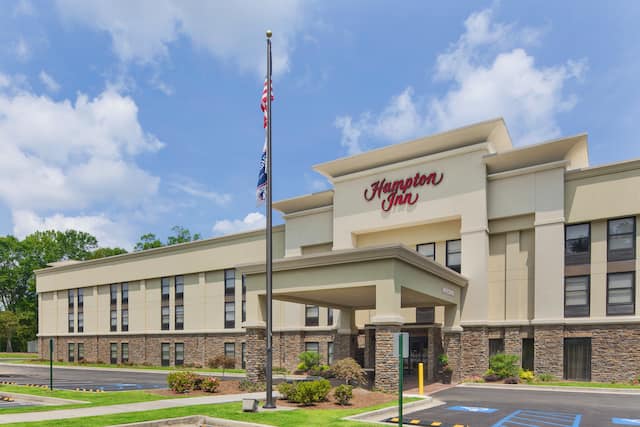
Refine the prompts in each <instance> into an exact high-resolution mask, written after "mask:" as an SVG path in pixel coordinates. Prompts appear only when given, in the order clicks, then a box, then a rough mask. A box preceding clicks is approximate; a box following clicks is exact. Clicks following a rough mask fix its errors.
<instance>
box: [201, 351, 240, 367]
mask: <svg viewBox="0 0 640 427" xmlns="http://www.w3.org/2000/svg"><path fill="white" fill-rule="evenodd" d="M207 366H208V367H209V368H212V369H233V368H235V366H236V361H235V359H233V358H231V357H227V356H225V355H224V354H219V355H217V356H216V357H213V358H211V359H209V362H208V363H207Z"/></svg>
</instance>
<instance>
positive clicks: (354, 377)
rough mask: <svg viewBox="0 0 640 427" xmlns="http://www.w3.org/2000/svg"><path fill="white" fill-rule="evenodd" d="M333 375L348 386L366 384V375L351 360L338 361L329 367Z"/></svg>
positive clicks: (349, 358)
mask: <svg viewBox="0 0 640 427" xmlns="http://www.w3.org/2000/svg"><path fill="white" fill-rule="evenodd" d="M331 372H332V373H333V375H334V376H335V377H336V378H338V379H340V380H342V381H344V382H345V384H350V385H357V384H360V385H364V384H366V383H367V373H366V372H365V371H364V369H362V367H361V366H360V365H359V364H358V362H356V361H355V359H352V358H351V357H347V358H345V359H340V360H338V361H337V362H335V363H334V364H333V365H332V366H331Z"/></svg>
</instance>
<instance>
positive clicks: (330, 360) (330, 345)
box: [327, 342, 333, 366]
mask: <svg viewBox="0 0 640 427" xmlns="http://www.w3.org/2000/svg"><path fill="white" fill-rule="evenodd" d="M327 365H329V366H331V365H333V343H332V342H330V343H327Z"/></svg>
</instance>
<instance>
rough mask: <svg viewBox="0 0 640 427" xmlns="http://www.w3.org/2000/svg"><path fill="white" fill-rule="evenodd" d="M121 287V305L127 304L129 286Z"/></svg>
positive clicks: (125, 284)
mask: <svg viewBox="0 0 640 427" xmlns="http://www.w3.org/2000/svg"><path fill="white" fill-rule="evenodd" d="M120 286H121V295H120V301H121V302H122V305H125V304H129V284H128V283H123V284H122V285H120Z"/></svg>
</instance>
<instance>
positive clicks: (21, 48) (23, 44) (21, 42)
mask: <svg viewBox="0 0 640 427" xmlns="http://www.w3.org/2000/svg"><path fill="white" fill-rule="evenodd" d="M13 51H14V53H15V55H16V56H17V57H18V60H19V61H28V60H29V58H31V47H30V46H29V43H27V41H26V40H25V39H24V37H22V36H20V37H18V40H16V42H15V44H14V46H13Z"/></svg>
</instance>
